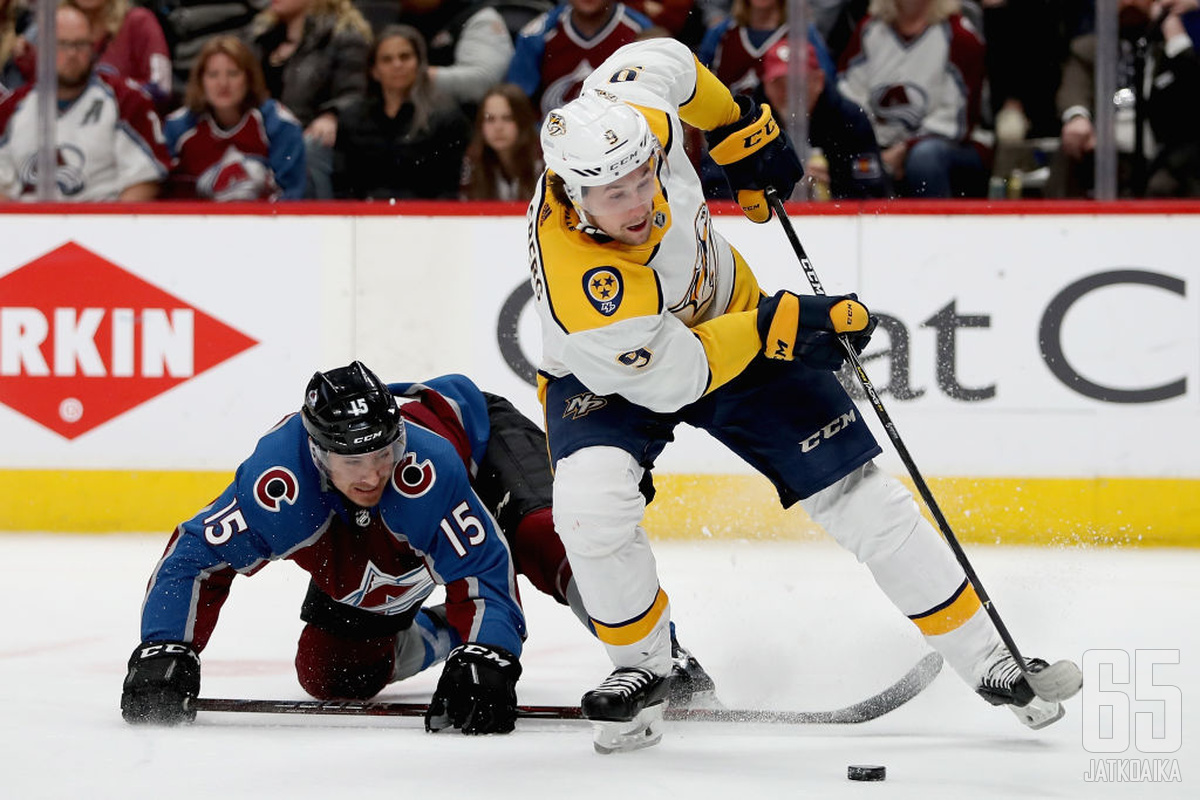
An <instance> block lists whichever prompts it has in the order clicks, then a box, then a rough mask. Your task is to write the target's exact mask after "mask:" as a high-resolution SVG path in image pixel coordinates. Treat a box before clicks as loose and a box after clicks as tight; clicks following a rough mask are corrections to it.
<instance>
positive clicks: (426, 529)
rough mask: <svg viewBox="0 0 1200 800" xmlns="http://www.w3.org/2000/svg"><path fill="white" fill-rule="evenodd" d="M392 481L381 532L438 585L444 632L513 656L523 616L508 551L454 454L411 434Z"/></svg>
mask: <svg viewBox="0 0 1200 800" xmlns="http://www.w3.org/2000/svg"><path fill="white" fill-rule="evenodd" d="M395 476H396V477H395V479H394V480H393V481H392V485H391V486H390V487H389V491H388V492H387V493H385V495H384V499H383V501H382V502H381V503H380V513H381V515H382V518H383V521H384V524H385V525H386V526H387V528H388V529H389V530H390V531H391V532H392V533H393V535H395V536H398V537H401V538H403V539H405V540H406V541H407V542H408V544H409V546H410V547H412V548H413V549H414V550H415V551H417V552H418V553H420V554H421V555H422V556H423V557H424V559H425V562H426V565H427V567H428V569H429V572H430V574H432V575H433V577H434V579H435V580H436V581H438V582H439V583H442V584H445V586H446V614H447V619H448V621H449V622H450V624H451V625H452V626H453V627H454V628H455V629H456V630H457V632H458V634H459V636H460V637H461V638H462V639H463V640H464V641H477V642H482V643H484V644H490V645H494V646H497V647H503V648H505V649H506V650H508V651H510V652H512V653H513V654H514V655H520V653H521V644H522V642H523V641H524V639H525V616H524V614H523V613H522V611H521V606H520V603H519V601H518V599H517V587H516V573H515V571H514V568H513V564H512V557H511V555H510V553H509V550H508V543H507V542H506V541H505V540H504V537H503V536H501V535H500V534H499V532H498V531H497V529H496V523H495V520H493V519H492V515H491V514H490V513H489V512H488V510H487V508H486V507H485V506H484V504H483V502H482V501H481V500H480V499H479V497H478V496H477V495H476V494H475V491H474V490H473V489H472V488H471V484H470V481H469V479H468V477H467V472H466V469H465V467H463V464H462V461H461V459H459V457H458V455H457V454H456V453H455V451H454V448H453V447H452V446H451V445H450V443H449V442H447V441H445V440H444V439H442V438H441V437H439V436H437V435H435V434H432V433H430V432H428V431H425V430H423V429H419V428H414V429H413V431H412V432H411V434H410V437H409V446H408V452H407V453H405V462H404V463H403V464H402V465H401V466H400V467H399V468H397V470H396V471H395ZM392 490H394V491H392Z"/></svg>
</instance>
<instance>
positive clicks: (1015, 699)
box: [975, 647, 1067, 731]
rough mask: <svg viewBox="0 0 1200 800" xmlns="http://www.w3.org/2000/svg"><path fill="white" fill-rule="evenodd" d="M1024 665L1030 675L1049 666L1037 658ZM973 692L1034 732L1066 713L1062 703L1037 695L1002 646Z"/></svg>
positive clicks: (1010, 655) (1011, 656) (985, 668)
mask: <svg viewBox="0 0 1200 800" xmlns="http://www.w3.org/2000/svg"><path fill="white" fill-rule="evenodd" d="M1025 664H1026V666H1028V667H1029V671H1030V672H1031V673H1037V672H1040V671H1041V670H1043V669H1045V668H1046V667H1048V666H1049V664H1047V663H1046V662H1045V661H1043V660H1042V659H1040V658H1030V659H1026V661H1025ZM975 691H976V693H977V694H979V696H980V697H982V698H983V699H984V700H987V701H988V702H989V703H991V704H992V705H994V706H1008V707H1009V709H1011V710H1012V712H1013V714H1015V715H1016V717H1017V719H1019V720H1021V724H1023V725H1026V726H1027V727H1029V728H1032V729H1033V730H1035V731H1036V730H1041V729H1042V728H1045V727H1046V726H1047V725H1050V724H1052V723H1055V722H1057V721H1058V720H1060V719H1062V718H1063V715H1064V714H1066V713H1067V712H1066V710H1065V709H1064V708H1063V707H1062V703H1059V702H1056V701H1052V700H1043V699H1042V698H1040V697H1038V696H1037V694H1036V693H1035V692H1034V691H1033V687H1031V686H1030V685H1029V681H1028V680H1027V679H1026V676H1025V674H1024V673H1023V672H1021V667H1020V666H1019V665H1018V664H1017V660H1016V659H1015V658H1013V655H1012V653H1010V652H1009V651H1008V648H1006V647H998V648H996V650H995V652H994V653H993V654H992V658H991V659H989V662H988V664H987V666H985V667H984V670H983V676H982V677H981V678H980V680H979V686H978V687H977V688H976V689H975Z"/></svg>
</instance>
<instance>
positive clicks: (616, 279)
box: [583, 267, 625, 317]
mask: <svg viewBox="0 0 1200 800" xmlns="http://www.w3.org/2000/svg"><path fill="white" fill-rule="evenodd" d="M583 291H584V292H585V293H586V294H587V298H588V300H589V301H590V302H591V304H592V305H593V306H595V308H596V310H597V311H599V312H600V313H601V314H603V315H604V316H606V317H611V316H612V315H613V314H615V313H617V309H618V308H619V307H620V305H621V298H622V297H623V296H624V293H625V289H624V285H623V284H622V283H621V273H620V272H617V270H616V269H614V268H612V267H595V268H593V269H589V270H588V271H587V272H585V273H584V275H583Z"/></svg>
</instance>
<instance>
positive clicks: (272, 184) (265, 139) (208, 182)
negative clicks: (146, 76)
mask: <svg viewBox="0 0 1200 800" xmlns="http://www.w3.org/2000/svg"><path fill="white" fill-rule="evenodd" d="M165 132H166V137H167V147H168V149H169V150H170V152H171V159H172V163H171V175H170V180H169V183H168V187H169V189H170V195H171V196H172V197H200V198H204V199H206V200H277V199H279V198H283V199H285V200H299V199H300V198H302V197H304V184H305V172H304V134H303V131H302V130H301V128H300V123H299V122H297V121H296V118H295V117H293V116H292V113H291V112H290V111H288V110H287V109H286V108H284V107H283V106H282V105H280V104H279V102H278V101H277V100H272V99H271V98H270V96H269V95H268V94H267V85H266V81H265V80H264V79H263V74H262V69H261V68H260V67H259V66H258V62H257V61H255V60H254V54H253V53H251V52H250V48H248V47H247V46H246V45H245V44H244V43H243V42H242V41H241V40H240V39H238V38H237V37H234V36H217V37H214V38H212V39H209V40H208V43H207V44H205V45H204V47H203V48H202V49H201V50H200V54H199V55H198V56H197V58H196V62H195V64H194V65H193V66H192V74H191V75H190V76H189V77H188V81H187V89H186V94H185V95H184V107H183V108H181V109H179V110H178V111H176V112H175V113H174V114H172V115H171V116H170V117H168V118H167V124H166V131H165Z"/></svg>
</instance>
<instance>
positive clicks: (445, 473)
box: [142, 376, 525, 655]
mask: <svg viewBox="0 0 1200 800" xmlns="http://www.w3.org/2000/svg"><path fill="white" fill-rule="evenodd" d="M392 388H393V390H394V392H395V393H396V394H397V397H398V402H400V403H401V412H402V413H403V414H404V416H405V417H406V418H407V419H408V422H407V423H406V425H407V430H408V439H407V445H406V449H405V453H404V455H403V457H402V458H401V460H400V462H399V463H398V464H397V465H396V467H395V469H394V470H393V473H392V477H391V480H390V481H389V484H388V487H387V489H386V490H385V492H384V494H383V498H382V499H381V500H380V502H379V504H378V505H377V506H375V507H373V508H369V509H368V508H360V507H358V506H355V505H353V504H352V503H349V502H348V501H347V500H345V498H343V497H342V495H341V494H340V493H338V492H337V491H336V490H335V489H334V488H333V487H332V486H331V485H330V484H329V483H328V481H327V479H325V478H324V477H323V476H322V474H321V473H320V472H319V471H318V469H317V467H316V466H315V465H314V463H313V459H312V456H311V455H310V453H309V449H308V435H307V433H306V432H305V430H304V426H303V424H302V422H301V419H300V416H299V415H298V414H292V415H290V416H288V417H287V418H285V419H284V420H283V421H282V422H280V423H279V424H278V425H277V426H276V427H275V428H274V429H272V430H271V431H270V432H268V433H267V434H266V435H265V436H264V437H263V438H262V439H260V440H259V443H258V446H257V447H256V449H255V451H254V453H253V454H252V455H251V456H250V458H248V459H247V460H246V461H244V462H243V463H242V465H241V466H240V467H239V468H238V470H237V473H236V476H235V478H234V481H233V483H232V484H230V486H229V487H228V488H227V489H226V490H225V491H224V492H222V493H221V495H220V497H218V498H217V499H216V500H215V501H214V502H213V503H212V504H211V505H209V506H208V507H206V508H204V509H202V510H201V511H200V512H199V513H197V514H196V516H194V517H193V518H192V519H190V520H188V521H187V522H184V523H183V524H182V525H180V526H179V527H178V528H177V529H176V531H175V533H174V535H173V536H172V538H171V540H170V542H169V544H168V545H167V549H166V552H165V553H164V555H163V558H162V559H161V560H160V562H159V564H158V566H157V567H156V569H155V571H154V574H153V575H152V576H151V579H150V584H149V587H148V589H147V593H146V600H145V604H144V605H143V608H142V640H143V641H169V640H180V641H190V642H192V643H193V645H194V646H195V647H196V649H197V650H202V649H203V648H204V646H205V645H206V644H207V642H208V639H209V636H210V635H211V633H212V630H213V628H214V626H215V625H216V622H217V615H218V614H219V612H220V608H221V605H222V604H223V603H224V602H225V599H226V597H227V596H228V592H229V586H230V583H231V582H232V580H233V578H234V576H235V575H237V574H245V575H250V574H253V573H254V572H256V571H257V570H259V569H260V568H261V567H263V566H264V565H265V564H266V563H267V562H269V561H274V560H277V559H282V558H285V559H289V560H291V561H293V562H295V563H296V564H298V565H299V566H300V567H302V568H303V569H304V570H306V571H307V572H309V573H310V574H311V575H312V578H313V581H314V582H315V583H316V585H317V586H318V587H319V588H320V589H321V590H322V591H323V592H325V593H326V594H327V595H329V596H330V597H332V598H333V599H334V600H336V601H339V602H342V603H346V604H347V605H350V606H354V607H356V608H358V609H361V610H364V611H368V612H371V613H375V614H382V615H388V616H395V615H404V616H407V617H408V618H410V619H411V617H412V616H413V615H415V614H416V612H417V610H418V609H419V608H420V606H421V604H422V602H423V601H424V600H425V599H426V598H427V597H429V595H430V594H431V593H432V592H433V590H434V588H435V585H437V584H444V585H445V587H446V612H447V618H448V621H449V623H450V625H451V626H452V627H453V628H454V630H455V631H456V632H457V634H458V636H459V638H460V639H461V640H463V641H478V642H482V643H486V644H490V645H494V646H497V647H503V648H505V649H507V650H509V651H510V652H512V653H514V654H517V655H519V654H520V652H521V643H522V641H523V640H524V638H525V620H524V616H523V614H522V612H521V608H520V605H519V601H518V599H517V590H516V582H515V575H514V572H513V567H512V560H511V558H510V555H509V550H508V545H507V543H506V542H505V540H504V538H503V536H501V535H500V534H499V533H498V532H497V526H496V523H495V521H494V520H493V519H492V516H491V514H490V513H489V512H488V510H487V508H486V507H485V506H484V505H483V503H482V502H481V501H480V500H479V498H478V497H477V496H476V495H475V492H474V490H473V489H472V488H471V484H470V476H469V473H468V467H467V466H465V465H469V464H473V463H477V462H478V460H479V459H480V458H482V453H483V450H484V449H485V448H486V441H487V433H488V429H487V409H486V405H485V401H484V399H483V396H482V395H481V394H480V393H479V391H478V389H476V388H475V387H474V385H473V384H470V382H469V381H467V380H466V379H465V378H461V376H448V377H447V378H443V379H437V380H434V381H430V382H429V383H428V384H397V385H395V386H393V387H392ZM442 392H444V393H445V394H442ZM406 409H407V410H406ZM421 420H424V421H425V422H430V423H431V424H432V425H434V426H435V427H439V426H440V427H443V428H445V429H446V430H447V431H448V432H450V433H451V436H452V437H453V439H454V440H455V441H451V440H448V439H446V438H443V437H442V436H439V435H438V434H436V433H434V432H433V431H432V430H430V429H429V428H426V427H425V426H424V424H422V422H421Z"/></svg>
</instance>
